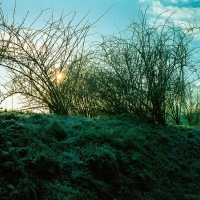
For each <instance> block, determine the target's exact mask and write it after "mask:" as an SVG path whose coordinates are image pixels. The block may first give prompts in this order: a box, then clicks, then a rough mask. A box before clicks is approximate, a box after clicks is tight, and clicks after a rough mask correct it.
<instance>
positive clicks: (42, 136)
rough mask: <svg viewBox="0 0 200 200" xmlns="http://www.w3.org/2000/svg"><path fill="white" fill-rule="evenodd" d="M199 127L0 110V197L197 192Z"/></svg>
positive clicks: (125, 199)
mask: <svg viewBox="0 0 200 200" xmlns="http://www.w3.org/2000/svg"><path fill="white" fill-rule="evenodd" d="M199 183H200V130H199V129H198V128H186V127H183V126H173V127H172V126H158V125H151V124H148V123H145V122H143V121H141V120H140V119H139V118H137V117H134V116H130V115H125V114H124V115H120V116H115V117H112V118H109V119H105V118H99V119H89V118H85V117H82V116H76V117H61V116H57V115H43V114H22V113H21V114H20V113H1V114H0V199H2V200H3V199H43V200H44V199H48V200H49V199H56V200H57V199H66V200H79V199H80V200H84V199H89V200H90V199H92V200H97V199H100V200H103V199H108V200H132V199H136V200H140V199H141V200H150V199H151V200H158V199H159V200H162V199H166V200H171V199H172V200H175V199H177V200H178V199H180V200H197V199H200V184H199Z"/></svg>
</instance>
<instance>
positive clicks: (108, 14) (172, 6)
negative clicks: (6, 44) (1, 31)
mask: <svg viewBox="0 0 200 200" xmlns="http://www.w3.org/2000/svg"><path fill="white" fill-rule="evenodd" d="M0 2H1V8H2V10H3V12H4V14H5V15H6V16H7V17H8V19H11V18H12V13H13V8H14V5H15V3H14V2H15V1H14V0H0ZM147 6H148V15H147V20H148V23H152V21H153V20H154V19H155V18H156V17H157V16H158V15H159V14H161V13H163V12H165V11H168V12H166V13H164V14H163V15H162V17H163V18H166V17H168V16H169V15H170V13H172V12H174V11H175V10H176V12H175V13H174V14H173V15H172V16H171V20H172V21H173V22H174V23H176V24H186V25H188V24H191V23H194V22H195V21H196V23H197V25H199V27H200V0H16V14H15V20H16V21H19V22H20V21H21V20H22V19H23V17H24V16H25V15H26V13H27V12H28V11H29V15H28V18H27V22H26V23H27V24H28V23H30V22H32V21H33V20H34V19H35V17H36V16H37V15H38V14H39V13H40V11H41V10H44V9H46V8H50V9H51V10H48V11H47V14H46V15H44V17H45V16H46V17H48V16H49V15H48V14H50V12H51V11H52V10H54V15H55V16H56V17H59V16H60V15H61V13H62V11H63V12H64V13H66V14H68V13H70V12H72V11H76V13H77V15H76V20H77V22H78V21H79V20H80V19H81V18H82V17H83V16H85V15H86V13H87V12H88V11H89V14H88V16H87V19H88V20H89V21H90V22H94V21H96V20H97V19H98V18H99V17H100V16H102V15H104V13H105V15H104V16H103V17H102V18H101V19H100V20H99V21H98V22H97V24H96V27H95V31H97V32H99V33H101V34H104V35H110V34H111V35H112V34H116V33H118V31H119V30H123V29H125V28H126V27H127V26H128V25H129V24H130V22H131V19H135V20H137V19H138V13H139V10H145V9H146V8H147ZM41 23H42V22H41ZM38 26H40V25H39V24H38ZM199 44H200V34H197V36H196V37H195V45H196V46H200V45H199ZM4 77H6V73H5V71H4V70H3V69H2V68H1V66H0V84H1V83H2V82H3V78H4ZM0 90H1V87H0ZM9 106H11V104H10V103H9V102H7V103H5V102H4V104H2V105H0V107H4V108H5V107H9ZM15 106H16V105H15Z"/></svg>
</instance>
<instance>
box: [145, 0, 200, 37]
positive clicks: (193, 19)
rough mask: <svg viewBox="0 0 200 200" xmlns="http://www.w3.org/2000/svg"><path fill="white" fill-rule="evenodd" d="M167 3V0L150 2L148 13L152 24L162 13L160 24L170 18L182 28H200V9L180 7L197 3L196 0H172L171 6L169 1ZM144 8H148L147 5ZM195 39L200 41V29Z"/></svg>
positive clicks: (197, 30)
mask: <svg viewBox="0 0 200 200" xmlns="http://www.w3.org/2000/svg"><path fill="white" fill-rule="evenodd" d="M166 1H167V0H160V1H158V0H153V1H148V5H149V6H150V7H149V13H148V14H149V16H148V17H149V23H150V24H152V23H153V22H154V20H155V19H156V18H157V17H158V16H159V15H160V14H161V13H162V15H161V16H160V20H159V23H161V22H162V20H163V22H164V21H165V20H166V19H167V18H168V17H169V16H170V20H171V21H172V22H173V23H174V24H175V25H177V26H180V27H182V28H186V27H191V26H193V25H195V26H198V27H200V7H191V6H184V7H182V6H179V5H182V4H181V3H187V2H190V3H195V2H196V1H195V0H190V1H188V0H170V2H171V3H170V4H169V1H168V3H167V5H166ZM198 2H199V1H198ZM149 3H151V4H149ZM143 6H144V7H146V6H147V3H146V4H144V3H143ZM197 32H198V33H197ZM195 39H197V40H200V29H196V35H195Z"/></svg>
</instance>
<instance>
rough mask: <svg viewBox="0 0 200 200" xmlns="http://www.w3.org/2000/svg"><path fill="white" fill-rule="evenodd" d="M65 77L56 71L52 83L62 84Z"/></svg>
mask: <svg viewBox="0 0 200 200" xmlns="http://www.w3.org/2000/svg"><path fill="white" fill-rule="evenodd" d="M64 78H65V75H64V73H63V72H60V71H57V72H56V73H55V76H54V81H55V82H56V83H62V82H63V81H64Z"/></svg>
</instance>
